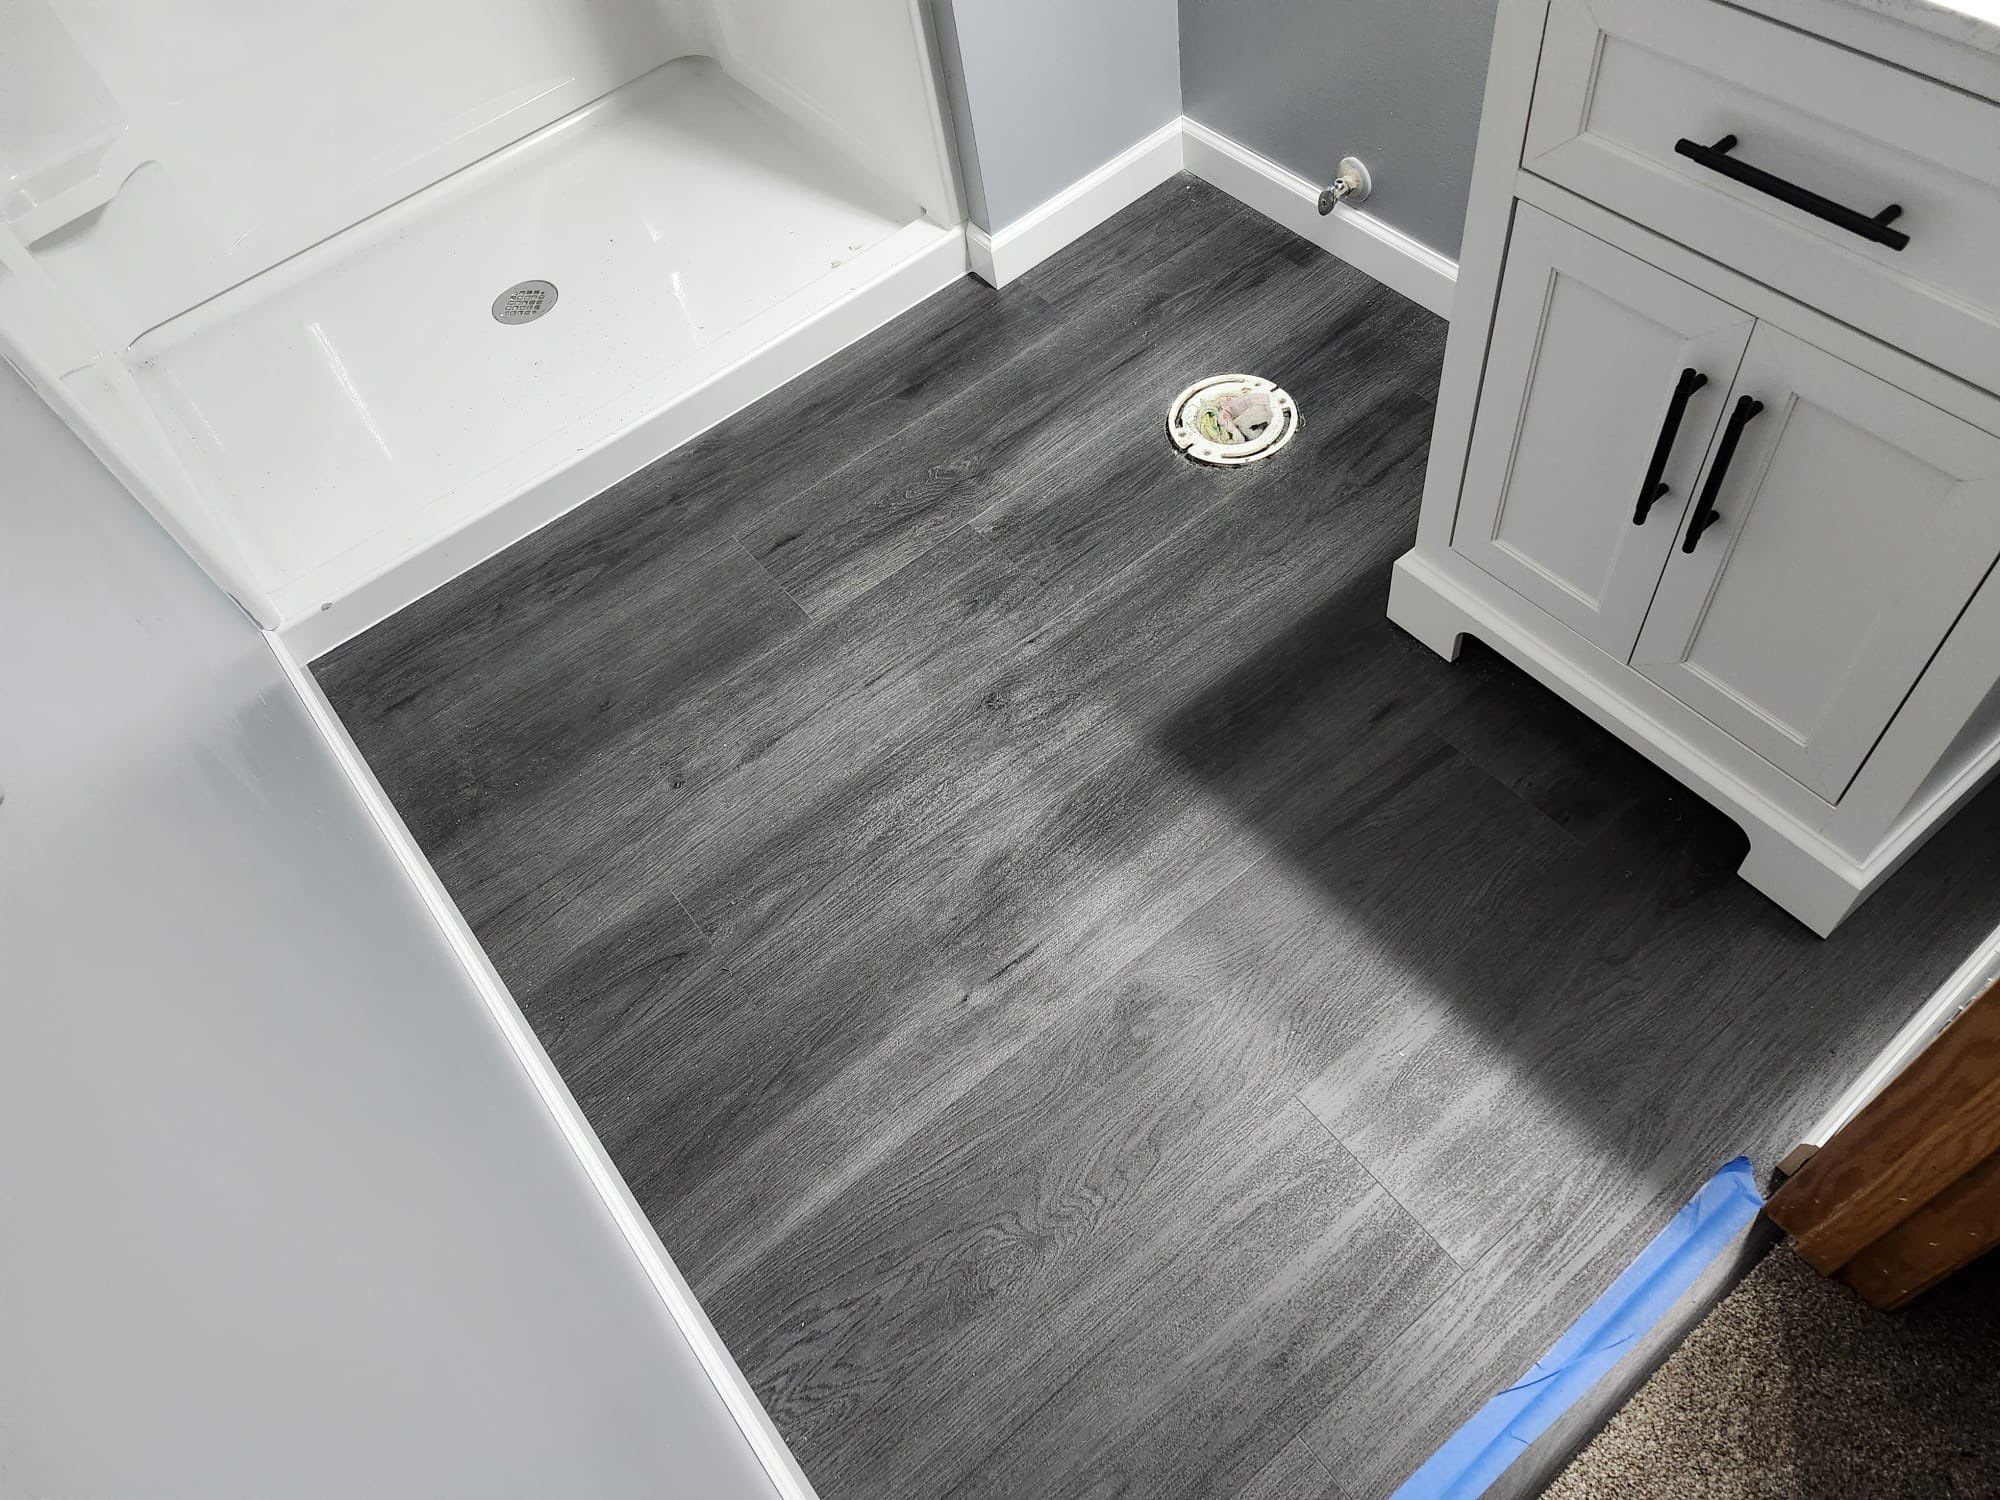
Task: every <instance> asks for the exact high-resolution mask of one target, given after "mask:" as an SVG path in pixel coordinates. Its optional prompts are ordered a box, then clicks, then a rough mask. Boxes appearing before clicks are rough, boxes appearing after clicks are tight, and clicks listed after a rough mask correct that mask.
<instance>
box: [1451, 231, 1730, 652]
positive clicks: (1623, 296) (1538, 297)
mask: <svg viewBox="0 0 2000 1500" xmlns="http://www.w3.org/2000/svg"><path fill="white" fill-rule="evenodd" d="M1751 326H1752V319H1751V318H1750V316H1749V315H1748V314H1747V313H1744V312H1742V311H1740V310H1739V309H1737V308H1735V307H1732V306H1730V305H1729V304H1728V303H1726V302H1724V301H1722V300H1720V299H1719V298H1716V297H1712V296H1710V295H1709V294H1708V293H1706V292H1702V291H1698V290H1696V289H1695V288H1694V287H1692V286H1690V285H1688V284H1687V283H1686V282H1684V281H1681V280H1679V279H1678V278H1677V277H1673V276H1670V275H1668V274H1667V273H1666V272H1664V271H1662V270H1659V269H1658V268H1656V267H1654V266H1649V265H1647V264H1646V263H1645V262H1644V261H1641V260H1637V259H1635V258H1634V257H1632V256H1630V255H1627V254H1625V253H1624V252H1623V251H1621V250H1615V249H1613V248H1612V247H1611V246H1609V245H1607V244H1605V243H1604V242H1603V241H1602V240H1599V239H1596V238H1594V237H1592V236H1590V235H1588V234H1585V233H1584V232H1583V231H1582V230H1580V229H1576V228H1574V227H1572V226H1570V225H1568V224H1564V223H1562V222H1561V221H1559V220H1557V219H1554V218H1551V217H1549V216H1548V215H1547V214H1543V213H1541V212H1539V211H1537V210H1535V209H1533V208H1530V207H1528V206H1527V205H1526V204H1522V205H1520V207H1519V208H1518V210H1517V214H1516V219H1515V224H1514V232H1513V235H1512V237H1511V239H1510V241H1509V245H1508V253H1507V271H1506V278H1505V281H1504V284H1503V285H1502V287H1501V290H1500V298H1499V303H1498V305H1497V307H1496V308H1495V312H1494V327H1493V336H1492V343H1491V346H1490V347H1491V351H1492V352H1491V355H1490V358H1489V362H1488V365H1487V369H1486V377H1485V380H1484V382H1483V383H1482V385H1481V388H1480V403H1479V414H1478V417H1477V419H1476V422H1475V424H1474V427H1473V435H1472V443H1471V446H1470V449H1469V450H1468V453H1467V459H1466V474H1465V483H1464V487H1463V489H1462V491H1461V495H1460V500H1459V508H1458V514H1457V519H1456V521H1455V522H1454V526H1453V535H1452V546H1453V548H1454V549H1455V550H1457V551H1458V552H1460V553H1462V554H1463V555H1464V556H1466V557H1467V558H1469V559H1470V560H1471V561H1472V562H1474V563H1476V564H1478V566H1479V567H1481V568H1482V569H1484V570H1485V571H1486V572H1488V573H1490V574H1492V575H1493V576H1494V577H1495V578H1497V579H1499V580H1500V581H1501V582H1502V583H1505V584H1506V585H1507V586H1508V587H1509V588H1510V589H1512V590H1513V591H1514V592H1515V593H1517V594H1519V595H1521V596H1522V597H1523V598H1525V599H1528V600H1530V601H1531V602H1533V603H1534V604H1536V605H1539V606H1540V607H1541V608H1542V609H1543V610H1546V611H1547V612H1548V613H1549V614H1551V615H1553V616H1555V618H1556V619H1558V620H1560V621H1562V623H1563V624H1565V625H1567V626H1569V628H1570V629H1572V630H1574V631H1575V632H1576V633H1577V634H1578V635H1581V636H1582V637H1583V638H1584V639H1585V640H1588V641H1590V642H1591V643H1592V644H1593V645H1595V646H1597V647H1598V648H1599V649H1601V650H1603V651H1606V652H1609V653H1610V654H1611V655H1613V656H1615V657H1617V658H1618V660H1620V661H1624V660H1626V659H1627V658H1628V657H1629V656H1630V655H1631V652H1632V646H1633V643H1634V642H1635V641H1636V640H1637V639H1638V635H1639V626H1640V622H1641V621H1642V620H1643V619H1644V618H1645V615H1646V606H1647V604H1648V603H1649V602H1650V601H1651V599H1652V596H1653V587H1654V585H1655V584H1656V583H1657V582H1658V581H1659V577H1660V570H1661V569H1662V568H1663V567H1664V566H1665V565H1666V561H1667V555H1668V553H1669V551H1670V549H1671V548H1672V546H1673V543H1674V538H1675V537H1676V536H1677V535H1678V534H1679V525H1680V520H1681V516H1682V514H1683V513H1684V512H1685V510H1686V508H1687V503H1688V495H1689V491H1690V489H1691V487H1692V485H1693V482H1694V478H1695V475H1696V474H1697V473H1698V472H1699V470H1700V467H1701V462H1702V457H1703V455H1704V454H1705V452H1706V451H1707V449H1708V446H1709V441H1710V438H1711V437H1712V435H1713V434H1714V432H1715V430H1716V426H1717V422H1718V419H1719V416H1720V413H1721V411H1722V405H1723V394H1724V392H1726V391H1727V390H1728V389H1729V384H1730V381H1731V380H1732V379H1733V378H1734V376H1735V374H1736V367H1737V364H1738V363H1739V361H1740V360H1741V358H1742V355H1743V349H1744V345H1745V344H1746V343H1748V342H1749V338H1750V329H1751Z"/></svg>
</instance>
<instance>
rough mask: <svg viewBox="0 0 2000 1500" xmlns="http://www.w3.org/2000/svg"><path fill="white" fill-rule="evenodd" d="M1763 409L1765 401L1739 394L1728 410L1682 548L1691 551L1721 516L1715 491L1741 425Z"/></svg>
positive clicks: (1733, 454)
mask: <svg viewBox="0 0 2000 1500" xmlns="http://www.w3.org/2000/svg"><path fill="white" fill-rule="evenodd" d="M1763 409H1764V403H1763V402H1761V401H1759V400H1758V399H1757V398H1756V397H1755V396H1738V397H1737V398H1736V409H1735V410H1734V411H1732V412H1730V414H1729V425H1728V426H1727V427H1725V428H1723V429H1722V441H1721V442H1720V443H1718V444H1716V447H1715V462H1714V463H1712V464H1710V465H1709V466H1708V483H1707V484H1704V485H1703V486H1702V487H1701V498H1700V499H1699V500H1697V501H1695V503H1694V515H1693V517H1692V518H1690V519H1689V521H1688V532H1687V535H1686V537H1684V538H1683V539H1682V540H1681V551H1683V552H1692V551H1694V544H1695V543H1696V542H1698V541H1700V540H1701V534H1702V533H1703V532H1704V531H1706V530H1708V528H1709V527H1711V526H1713V525H1714V524H1715V523H1716V522H1717V521H1719V520H1721V519H1722V517H1720V516H1718V515H1717V514H1716V513H1715V496H1716V492H1717V491H1719V490H1720V489H1721V488H1722V481H1723V478H1724V476H1726V475H1727V474H1728V473H1729V463H1730V460H1731V459H1733V458H1735V457H1736V445H1737V444H1738V443H1739V442H1741V441H1742V439H1743V429H1744V428H1746V427H1748V426H1749V425H1750V419H1751V418H1752V417H1754V416H1756V415H1757V413H1758V412H1760V411H1762V410H1763Z"/></svg>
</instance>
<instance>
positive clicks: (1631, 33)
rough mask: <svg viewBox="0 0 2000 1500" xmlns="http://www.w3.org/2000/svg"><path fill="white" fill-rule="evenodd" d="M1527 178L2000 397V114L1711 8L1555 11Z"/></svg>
mask: <svg viewBox="0 0 2000 1500" xmlns="http://www.w3.org/2000/svg"><path fill="white" fill-rule="evenodd" d="M1732 138H1733V139H1732ZM1718 148H1720V149H1718ZM1522 165H1523V166H1524V167H1525V168H1526V169H1527V170H1528V171H1530V172H1533V173H1535V174H1536V175H1537V176H1541V177H1545V178H1547V179H1549V180H1550V181H1552V182H1555V183H1558V184H1560V185H1561V186H1563V187H1566V188H1568V189H1570V190H1571V191H1573V192H1576V193H1580V194H1582V195H1583V196H1584V197H1586V198H1590V199H1593V200H1594V201H1596V202H1598V203H1601V204H1603V205H1605V206H1606V207H1607V208H1610V209H1613V210H1615V211H1616V212H1618V213H1620V214H1623V215H1624V216H1625V217H1627V218H1629V219H1633V220H1635V221H1637V222H1639V223H1641V224H1644V225H1646V226H1647V227H1649V228H1651V229H1654V230H1657V231H1658V232H1660V233H1662V234H1665V235H1668V236H1670V237H1671V238H1673V239H1677V240H1679V241H1680V242H1681V243H1683V244H1685V245H1687V246H1689V247H1690V248H1692V249H1695V250H1698V251H1700V252H1702V253H1703V254H1705V255H1709V256H1712V257H1713V258H1715V259H1716V260H1719V261H1721V262H1722V263H1723V264H1725V265H1729V266H1732V267H1734V268H1736V269H1737V270H1740V271H1742V272H1744V273H1745V274H1746V275H1749V276H1753V277H1755V278H1756V279H1758V280H1759V281H1763V282H1766V283H1768V284H1769V285H1771V286H1773V287H1777V288H1779V289H1780V290H1782V291H1785V292H1787V293H1789V294H1791V295H1792V296H1794V297H1797V298H1799V299H1800V300H1801V301H1804V302H1808V303H1810V304H1812V305H1813V306H1815V307H1818V308H1819V309H1820V310H1821V311H1823V312H1826V313H1828V314H1830V315H1831V316H1834V317H1837V318H1839V319H1841V320H1842V321H1844V322H1847V323H1851V324H1853V325H1854V326H1856V327H1858V328H1862V329H1865V330H1866V331H1868V332H1869V333H1872V334H1875V335H1877V336H1879V337H1881V338H1883V339H1885V340H1886V341H1888V342H1890V343H1893V344H1896V345H1899V346H1901V347H1902V348H1905V349H1907V350H1909V351H1910V352H1911V353H1912V354H1915V355H1916V356H1918V357H1919V358H1921V359H1924V360H1927V361H1929V362H1930V363H1932V364H1935V365H1938V366H1940V367H1941V368H1944V369H1947V370H1950V371H1952V372H1954V373H1956V374H1959V375H1962V376H1964V377H1966V378H1967V379H1970V380H1972V381H1974V382H1976V383H1977V384H1979V385H1982V386H1984V387H1985V388H1986V389H1988V390H1993V391H2000V105H1995V104H1993V103H1990V102H1988V101H1986V100H1983V99H1979V98H1975V97H1973V96H1972V95H1970V94H1965V93H1961V92H1959V91H1958V90H1956V89H1952V88H1949V87H1947V86H1945V85H1943V84H1939V83H1934V82H1932V81H1930V80H1928V79H1924V78H1920V77H1918V76H1917V75H1915V74H1913V73H1907V72H1904V71H1902V70H1901V69H1898V68H1894V67H1891V66H1889V65H1888V64H1886V63H1882V62H1878V61H1876V60H1874V59H1872V58H1869V57H1865V56H1863V55H1862V54H1860V53H1857V52H1851V51H1849V50H1847V49H1846V48H1842V47H1836V46H1834V45H1832V44H1831V43H1828V42H1823V41H1820V40H1818V39H1817V38H1814V37H1811V36H1808V35H1806V34H1805V33H1804V32H1800V31H1794V30H1792V29H1791V28H1789V27H1785V26H1781V25H1778V24H1777V23H1775V22H1772V21H1766V20H1763V19H1760V18H1758V17H1756V16H1752V15H1749V14H1746V13H1745V12H1743V11H1739V10H1734V9H1731V8H1730V7H1728V6H1725V5H1722V4H1720V3H1717V0H1552V4H1551V5H1550V7H1549V18H1548V29H1547V32H1546V35H1545V37H1544V40H1543V47H1542V61H1541V70H1540V72H1539V74H1538V75H1537V79H1536V86H1535V98H1534V106H1533V111H1532V113H1531V115H1530V117H1529V123H1528V133H1527V139H1526V144H1525V147H1524V149H1523V154H1522ZM1892 204H1893V205H1897V206H1899V208H1900V212H1898V213H1896V214H1894V215H1893V216H1885V218H1886V222H1883V221H1881V220H1878V219H1877V216H1878V215H1880V214H1881V213H1882V211H1883V210H1884V209H1886V208H1888V207H1889V206H1890V205H1892Z"/></svg>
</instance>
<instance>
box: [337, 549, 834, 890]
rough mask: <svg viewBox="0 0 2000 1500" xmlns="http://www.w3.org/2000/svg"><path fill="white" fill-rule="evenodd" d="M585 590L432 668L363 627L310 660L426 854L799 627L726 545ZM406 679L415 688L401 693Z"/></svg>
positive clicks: (452, 843)
mask: <svg viewBox="0 0 2000 1500" xmlns="http://www.w3.org/2000/svg"><path fill="white" fill-rule="evenodd" d="M596 597H597V601H598V605H599V607H598V608H596V609H594V610H585V611H578V612H577V614H576V615H575V616H574V617H567V616H566V617H565V618H564V619H563V621H562V622H561V624H560V626H559V627H556V628H551V629H548V630H544V631H542V632H540V633H538V634H537V636H536V637H535V640H534V643H533V645H532V647H529V648H526V649H514V650H507V649H501V650H496V651H495V652H494V653H493V654H492V655H491V656H490V657H488V658H487V659H485V660H484V661H483V662H481V663H480V664H479V665H477V666H476V667H466V668H464V669H462V670H458V671H455V672H452V673H450V674H448V675H446V676H436V675H432V674H430V673H429V672H428V669H423V668H419V669H417V670H415V671H411V670H408V669H407V668H408V666H409V664H410V663H411V662H412V660H413V659H414V658H419V657H422V656H423V654H424V652H423V646H422V643H421V641H418V642H415V643H411V642H403V641H397V642H382V643H378V642H375V641H374V640H373V639H372V637H363V638H362V640H361V641H360V642H358V643H355V644H353V645H351V646H349V647H347V648H345V649H343V650H342V651H341V652H339V653H336V655H335V656H334V657H333V658H331V659H330V660H329V661H326V662H323V663H321V664H320V665H319V667H318V668H316V671H317V673H318V676H319V679H320V681H321V683H322V685H323V686H324V687H325V689H326V692H327V694H328V696H329V698H331V699H332V700H333V701H334V702H336V703H338V704H340V706H341V710H342V714H343V718H344V720H345V722H346V724H347V726H348V730H349V732H350V733H351V734H352V735H353V736H354V741H355V744H356V745H357V746H358V747H359V748H360V750H361V752H362V754H363V755H364V756H366V757H367V759H368V761H369V764H370V765H371V766H374V767H375V768H376V774H377V776H379V777H380V778H381V781H382V784H383V788H384V790H386V791H387V792H388V793H389V796H390V798H391V800H392V801H393V802H394V803H395V804H396V808H397V810H398V811H399V812H401V813H402V815H403V819H404V821H405V822H406V823H408V824H409V825H410V831H411V833H412V834H413V835H414V836H415V837H416V839H417V842H418V843H419V844H420V845H421V846H422V847H423V848H424V849H425V850H426V851H428V852H429V853H430V854H431V856H432V858H433V859H434V860H435V859H438V858H440V857H441V856H443V855H445V854H448V853H449V851H450V850H452V849H453V848H455V847H458V846H460V845H462V844H465V843H467V842H469V841H471V840H473V839H474V838H475V837H476V836H477V835H478V832H479V829H480V827H481V824H482V823H483V822H484V820H486V819H487V818H488V817H489V816H492V815H494V814H496V813H501V812H505V811H507V810H511V809H512V808H514V807H516V806H517V805H518V804H519V803H520V802H521V801H522V800H523V799H528V798H532V797H534V796H535V795H536V794H537V793H539V792H541V791H543V790H544V789H547V788H550V787H551V786H553V787H555V788H557V789H560V788H561V787H563V786H566V785H567V784H568V783H569V782H570V781H571V779H572V778H573V777H574V775H575V773H576V770H577V767H578V766H579V764H580V763H581V762H582V761H584V760H585V759H587V758H588V757H589V756H591V755H592V754H593V753H594V752H595V750H596V749H597V747H598V746H599V745H600V744H601V743H602V742H603V740H604V739H605V738H606V737H607V736H611V735H616V734H619V733H621V732H628V731H629V729H630V727H631V726H632V725H633V724H635V723H638V724H644V723H646V722H647V721H648V720H649V719H650V718H651V717H652V716H654V715H655V714H657V713H658V711H659V708H660V706H661V705H662V704H663V703H670V702H672V701H673V700H674V698H675V697H676V696H677V695H678V694H681V693H685V692H687V691H688V690H689V689H690V688H691V687H693V686H695V685H698V684H700V683H703V682H706V681H713V680H717V679H720V678H724V677H727V676H728V675H729V674H730V673H731V672H732V671H734V670H735V669H736V668H737V667H739V666H740V665H742V664H743V663H744V662H745V661H748V660H752V659H754V658H755V657H757V656H758V655H760V654H762V653H763V652H764V651H765V650H767V649H769V647H771V646H772V645H773V644H775V643H776V642H777V641H779V640H781V639H783V638H784V637H785V636H786V635H789V634H791V633H793V632H795V631H798V630H800V629H802V628H803V627H804V626H805V624H806V623H807V622H806V620H805V618H804V616H803V615H802V614H801V613H800V611H799V608H798V606H797V605H796V604H794V603H793V602H792V601H791V600H790V599H789V598H788V597H787V596H786V594H785V592H784V590H783V589H781V588H779V587H778V585H777V584H776V583H775V582H774V581H773V580H772V579H771V577H770V575H769V574H767V573H766V572H765V571H764V570H763V569H762V568H760V567H758V566H757V564H756V563H755V562H753V561H752V560H751V558H750V557H749V555H748V554H747V553H745V552H744V551H743V550H742V548H740V547H738V546H737V545H735V544H734V543H733V542H729V541H727V540H725V541H724V542H723V544H722V545H721V546H719V547H716V548H714V549H713V550H711V551H709V552H707V553H704V554H702V555H700V556H697V557H694V558H691V559H688V560H685V561H678V562H675V563H671V564H669V565H667V566H664V567H661V568H659V569H657V570H655V571H653V572H651V573H639V572H631V573H627V574H625V575H623V576H622V577H620V578H618V579H616V580H609V579H607V580H605V582H604V585H603V588H602V590H601V592H600V593H599V594H598V595H597V596H596ZM419 678H421V679H423V681H424V686H421V687H417V688H414V689H412V690H410V691H409V692H407V693H405V691H404V689H405V687H406V686H407V685H408V684H410V683H412V682H413V681H416V680H418V679H419ZM591 811H592V810H591V809H589V808H588V807H584V806H578V807H576V808H574V809H573V815H574V816H578V817H581V819H582V821H580V822H573V823H572V825H571V827H570V829H569V836H570V837H571V838H573V839H577V840H589V839H590V838H591V837H592V836H593V833H594V830H595V826H596V825H595V823H594V822H593V821H592V820H591V819H590V818H589V817H588V814H589V813H590V812H591ZM457 894H458V896H459V899H460V900H461V901H463V900H466V899H467V893H466V892H465V891H463V890H460V891H458V892H457ZM474 904H475V906H476V905H477V903H476V902H475V903H474Z"/></svg>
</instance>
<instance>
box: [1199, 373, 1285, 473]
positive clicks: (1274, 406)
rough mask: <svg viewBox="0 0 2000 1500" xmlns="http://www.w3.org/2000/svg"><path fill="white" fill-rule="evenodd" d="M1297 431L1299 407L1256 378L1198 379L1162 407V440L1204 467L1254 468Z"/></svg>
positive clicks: (1278, 391)
mask: <svg viewBox="0 0 2000 1500" xmlns="http://www.w3.org/2000/svg"><path fill="white" fill-rule="evenodd" d="M1298 430H1299V409H1298V406H1297V405H1296V404H1295V403H1294V402H1293V400H1292V398H1291V397H1290V396H1288V395H1286V394H1285V392H1283V391H1281V390H1279V389H1278V387H1277V386H1275V385H1273V384H1271V382H1270V381H1268V380H1265V379H1264V378H1263V377H1261V376H1258V375H1211V376H1209V377H1208V379H1206V380H1197V381H1196V382H1195V383H1194V384H1193V385H1191V386H1189V387H1188V388H1187V389H1186V390H1184V391H1182V392H1181V393H1180V394H1179V395H1178V396H1176V397H1174V404H1173V405H1172V406H1170V407H1169V408H1168V409H1167V436H1168V437H1170V438H1172V439H1173V440H1174V446H1175V447H1176V448H1178V449H1180V450H1181V452H1183V453H1185V454H1186V455H1187V456H1188V457H1189V458H1192V459H1194V460H1196V461H1197V462H1199V463H1205V464H1222V465H1225V466H1233V465H1236V464H1253V463H1255V462H1257V460H1258V459H1260V458H1269V457H1270V456H1271V455H1272V454H1273V453H1276V452H1277V451H1278V450H1279V449H1280V448H1282V447H1284V446H1285V444H1287V443H1289V442H1290V441H1291V440H1292V434H1293V433H1295V432H1297V431H1298Z"/></svg>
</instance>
